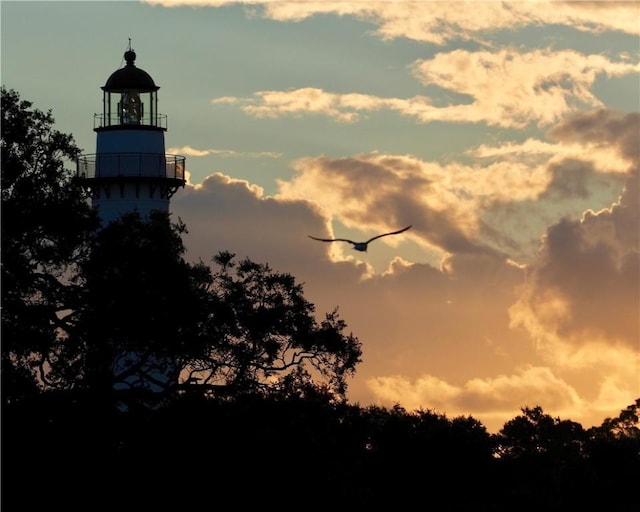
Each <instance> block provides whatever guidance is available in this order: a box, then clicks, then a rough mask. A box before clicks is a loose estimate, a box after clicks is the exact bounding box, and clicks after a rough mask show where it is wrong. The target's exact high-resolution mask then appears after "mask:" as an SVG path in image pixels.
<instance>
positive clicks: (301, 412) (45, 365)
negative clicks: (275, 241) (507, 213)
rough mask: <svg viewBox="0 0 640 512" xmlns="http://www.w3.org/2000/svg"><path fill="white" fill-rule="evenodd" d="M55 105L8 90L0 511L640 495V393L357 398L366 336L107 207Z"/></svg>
mask: <svg viewBox="0 0 640 512" xmlns="http://www.w3.org/2000/svg"><path fill="white" fill-rule="evenodd" d="M53 122H54V120H53V118H52V116H51V113H50V112H48V113H44V112H41V111H39V110H37V109H34V108H32V105H31V103H30V102H28V101H23V100H21V99H20V96H19V94H18V93H17V92H15V91H12V90H7V89H5V88H4V87H3V88H2V141H1V149H2V155H1V157H2V183H1V185H2V190H1V193H2V218H3V220H4V222H3V226H2V240H1V241H2V243H1V245H0V251H1V254H2V309H1V311H2V463H3V467H2V493H1V498H2V510H3V511H4V510H7V511H13V510H16V511H25V510H26V511H31V510H37V509H40V508H42V509H44V508H56V509H57V508H59V507H63V508H64V509H65V510H109V509H112V510H122V511H128V510H143V511H146V510H165V509H171V508H176V509H198V510H214V509H217V508H221V507H225V508H230V507H233V508H246V507H250V508H253V509H257V508H259V507H260V508H262V507H270V508H271V507H277V508H279V509H284V510H288V509H294V508H295V509H296V510H298V509H300V508H302V509H305V510H316V509H318V510H323V509H327V508H329V507H330V508H332V509H335V508H337V509H349V508H353V509H355V510H361V509H367V508H374V507H375V508H378V507H390V508H393V509H395V510H405V509H410V508H411V509H413V508H418V509H422V510H431V509H433V510H444V511H447V510H448V511H461V510H469V509H473V510H480V511H503V510H504V511H507V510H509V511H511V510H524V511H528V510H537V511H539V510H549V511H555V510H574V509H582V508H587V507H588V508H602V509H605V510H618V511H622V512H626V511H631V510H637V505H638V500H637V495H636V492H635V488H636V487H637V482H639V481H640V429H639V421H638V413H639V410H640V399H638V400H637V401H636V402H635V403H633V404H630V405H629V406H628V407H627V408H626V409H624V410H622V411H621V412H620V415H619V416H618V417H616V418H608V419H606V420H605V421H604V422H603V424H602V425H601V426H599V427H592V428H589V429H585V428H583V427H582V426H581V425H579V424H578V423H575V422H573V421H570V420H562V419H560V418H553V417H551V416H549V415H548V414H545V413H544V411H543V410H542V409H541V408H540V407H533V408H528V407H525V408H523V409H522V414H521V415H519V416H517V417H515V418H514V419H512V420H510V421H508V422H507V423H505V425H504V426H503V428H502V429H501V430H500V431H499V432H498V433H497V434H490V433H488V432H487V430H486V428H485V427H484V426H483V425H482V423H480V422H479V421H478V420H476V419H474V418H473V417H456V418H451V419H450V418H447V417H446V416H445V415H443V414H440V413H438V412H436V411H431V410H420V411H406V410H405V409H403V408H402V407H400V406H396V407H390V408H385V407H375V406H366V407H363V406H360V405H359V404H351V403H349V402H348V400H347V399H346V391H347V384H348V379H349V377H351V376H352V375H353V374H354V373H355V370H356V367H357V365H358V364H359V363H360V361H361V355H362V351H361V344H360V341H359V340H358V339H357V338H356V337H355V336H353V335H352V334H350V333H348V332H347V330H346V329H347V325H346V323H345V321H344V320H342V319H341V318H340V317H339V315H338V310H337V308H336V309H335V310H334V311H332V312H330V313H327V314H325V315H324V317H323V318H322V319H321V320H318V318H317V316H316V313H315V307H314V305H313V304H311V303H310V302H308V301H307V300H306V299H305V297H304V290H303V287H302V286H301V285H300V284H298V283H296V281H295V278H294V277H293V276H291V275H289V274H286V273H281V272H277V271H274V270H273V269H271V268H270V267H269V266H268V265H267V264H260V263H256V262H253V261H251V260H249V259H244V260H241V261H237V260H236V259H235V255H234V254H231V253H228V252H225V251H222V252H220V253H218V254H217V255H215V256H214V257H213V258H212V263H213V265H212V266H209V265H208V264H204V263H203V262H199V263H197V264H192V263H188V262H186V261H185V259H184V257H183V255H184V252H185V248H184V246H183V243H182V234H183V233H184V232H185V231H186V229H187V227H186V226H185V225H184V224H182V223H181V222H176V223H172V222H171V220H170V218H169V216H168V215H167V214H162V213H156V214H153V215H151V216H150V218H148V219H143V218H140V217H139V216H138V215H137V214H135V213H132V214H130V215H126V216H124V217H123V218H122V219H121V220H119V221H117V222H113V223H111V224H109V225H108V226H104V227H101V226H100V225H99V221H98V218H97V216H96V212H95V211H93V210H92V209H91V208H90V207H89V203H88V201H87V199H88V191H87V190H85V189H84V188H83V183H82V182H81V181H79V180H78V178H76V176H75V174H74V173H73V172H71V171H68V170H67V169H66V168H65V162H66V161H67V160H68V159H73V158H75V156H77V154H78V153H79V151H78V149H77V148H76V146H75V143H74V142H73V138H72V137H71V136H69V135H65V134H61V133H60V132H58V131H56V130H55V129H53Z"/></svg>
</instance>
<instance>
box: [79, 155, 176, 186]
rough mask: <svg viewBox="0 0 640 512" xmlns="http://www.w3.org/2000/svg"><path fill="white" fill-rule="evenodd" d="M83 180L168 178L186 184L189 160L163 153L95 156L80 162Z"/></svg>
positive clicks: (83, 158) (80, 158)
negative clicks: (186, 165) (187, 162)
mask: <svg viewBox="0 0 640 512" xmlns="http://www.w3.org/2000/svg"><path fill="white" fill-rule="evenodd" d="M77 173H78V176H79V177H81V178H86V179H93V178H134V177H135V178H139V177H145V178H168V179H174V180H182V181H184V179H185V178H184V173H185V157H184V156H180V155H167V154H162V153H94V154H91V155H82V156H80V157H79V158H78V160H77Z"/></svg>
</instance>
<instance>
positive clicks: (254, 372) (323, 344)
mask: <svg viewBox="0 0 640 512" xmlns="http://www.w3.org/2000/svg"><path fill="white" fill-rule="evenodd" d="M234 258H235V255H234V254H232V253H229V252H225V251H223V252H220V253H219V254H218V255H216V256H215V257H214V259H213V260H214V262H215V263H216V264H217V265H218V267H219V269H218V271H217V272H214V273H213V283H212V285H211V290H210V298H211V300H210V301H209V303H210V304H211V306H212V307H211V311H210V315H209V320H208V322H207V323H206V325H204V326H203V330H202V336H201V338H200V342H201V343H202V344H201V346H200V349H199V353H200V355H199V357H197V358H192V359H191V360H190V361H189V362H188V363H186V364H185V365H184V367H185V369H187V370H188V372H189V374H188V377H187V381H188V382H189V383H194V382H197V383H199V385H200V386H201V387H202V388H206V389H217V390H219V391H218V394H220V393H224V394H227V395H230V396H238V395H241V394H246V393H249V394H251V393H258V394H264V393H267V394H273V393H275V394H281V395H285V396H290V395H292V394H294V395H300V394H302V395H304V394H306V393H310V392H311V393H316V392H322V390H324V391H325V392H328V393H329V394H330V395H333V396H334V397H335V398H338V399H344V395H345V393H346V387H347V383H346V379H347V377H349V376H351V375H352V374H353V373H354V372H355V367H356V365H357V364H358V363H359V362H360V360H361V359H360V358H361V355H362V351H361V344H360V342H359V341H358V339H357V338H355V337H354V336H353V335H351V334H349V335H346V334H344V330H345V329H346V323H345V322H344V321H343V320H342V319H340V318H339V315H338V312H337V310H334V311H333V312H331V313H328V314H326V315H325V318H324V320H322V321H320V322H318V321H317V320H316V319H315V317H314V312H315V306H314V305H313V304H312V303H310V302H309V301H307V300H306V299H305V297H304V294H303V287H302V285H300V284H297V283H296V281H295V278H294V277H293V276H292V275H291V274H287V273H281V272H275V271H274V270H273V269H271V268H270V267H269V265H268V264H261V263H256V262H253V261H251V260H249V259H244V260H242V261H239V262H236V261H235V260H234Z"/></svg>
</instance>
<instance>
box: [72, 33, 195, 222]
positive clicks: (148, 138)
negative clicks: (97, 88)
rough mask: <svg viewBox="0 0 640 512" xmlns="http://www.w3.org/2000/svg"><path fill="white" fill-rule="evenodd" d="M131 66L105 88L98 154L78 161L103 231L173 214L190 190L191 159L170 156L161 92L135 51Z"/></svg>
mask: <svg viewBox="0 0 640 512" xmlns="http://www.w3.org/2000/svg"><path fill="white" fill-rule="evenodd" d="M124 60H125V62H126V65H125V66H124V67H122V68H120V69H118V70H117V71H115V72H114V73H112V74H111V76H110V77H109V78H108V79H107V82H106V83H105V85H104V86H103V87H102V90H103V100H102V114H94V128H93V130H94V131H95V132H96V134H97V142H96V153H94V154H88V155H81V156H80V157H79V158H78V160H77V173H78V176H80V177H82V178H83V179H84V183H85V186H86V187H87V188H88V189H89V190H90V191H91V197H92V204H93V206H95V207H96V208H97V210H98V214H99V216H100V219H101V220H102V223H103V225H107V224H108V223H109V222H111V221H113V220H115V219H117V218H119V217H120V216H121V215H123V214H124V213H129V212H133V211H137V212H138V213H140V215H141V216H142V217H146V216H148V215H149V213H151V212H152V211H154V210H160V211H164V212H167V211H168V210H169V199H170V198H171V196H172V195H173V194H174V193H175V192H176V191H177V190H178V188H180V187H184V185H185V177H184V176H185V174H184V173H185V157H183V156H180V155H168V154H166V153H165V145H164V133H165V132H166V131H167V116H166V115H163V114H160V113H159V112H158V89H159V88H160V87H158V86H157V85H156V84H155V82H154V81H153V78H151V76H150V75H149V74H148V73H147V72H146V71H143V70H142V69H140V68H138V67H136V65H135V60H136V54H135V52H134V51H133V50H132V49H131V42H129V48H128V50H127V51H126V52H125V54H124Z"/></svg>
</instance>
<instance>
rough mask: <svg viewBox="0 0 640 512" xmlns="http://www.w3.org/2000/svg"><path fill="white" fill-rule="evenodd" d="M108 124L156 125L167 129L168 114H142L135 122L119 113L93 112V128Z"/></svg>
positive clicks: (129, 125) (128, 125)
mask: <svg viewBox="0 0 640 512" xmlns="http://www.w3.org/2000/svg"><path fill="white" fill-rule="evenodd" d="M107 126H127V127H132V126H155V127H157V128H162V129H164V130H166V129H167V116H166V114H156V115H154V116H153V117H151V116H142V117H141V118H140V120H139V121H137V122H133V121H129V122H127V120H126V119H125V118H124V117H123V116H120V115H118V114H110V115H104V114H93V129H94V130H95V129H96V128H105V127H107Z"/></svg>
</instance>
